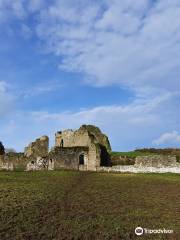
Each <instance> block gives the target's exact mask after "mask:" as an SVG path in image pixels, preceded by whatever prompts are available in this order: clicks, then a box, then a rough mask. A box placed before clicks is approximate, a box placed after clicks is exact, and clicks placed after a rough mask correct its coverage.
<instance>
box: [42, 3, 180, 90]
mask: <svg viewBox="0 0 180 240" xmlns="http://www.w3.org/2000/svg"><path fill="white" fill-rule="evenodd" d="M83 2H85V3H84V4H83ZM88 3H89V4H88ZM82 5H83V7H82ZM178 19H180V6H179V4H178V2H177V1H171V3H169V1H168V0H163V1H162V0H161V1H156V2H155V3H154V4H152V1H148V0H142V1H136V2H134V1H133V0H129V1H115V0H113V1H97V2H95V1H93V3H91V4H90V2H89V1H78V2H76V1H71V0H67V1H63V0H60V1H55V2H54V4H52V5H51V6H50V7H49V8H47V9H45V10H43V11H42V12H41V15H40V19H39V25H38V26H37V33H38V36H39V38H40V39H42V40H44V42H46V44H47V47H48V48H49V51H51V52H53V53H54V54H56V55H57V56H63V59H61V63H60V65H59V66H60V67H61V68H63V69H66V70H67V71H79V72H83V73H84V74H86V79H87V80H88V81H89V83H90V84H93V85H100V86H104V85H111V84H119V85H121V86H123V85H124V86H129V87H131V88H138V87H142V86H144V85H146V86H149V87H156V88H164V89H172V90H174V89H176V90H177V88H179V87H178V86H180V85H179V84H178V83H179V75H180V66H179V65H180V64H179V57H180V45H179V38H180V27H179V26H180V20H178ZM172 22H173V23H174V24H172Z"/></svg>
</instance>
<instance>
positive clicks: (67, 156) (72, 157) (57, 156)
mask: <svg viewBox="0 0 180 240" xmlns="http://www.w3.org/2000/svg"><path fill="white" fill-rule="evenodd" d="M81 154H83V155H84V164H83V166H80V167H81V168H82V169H83V170H85V169H86V170H87V163H88V147H63V148H62V147H55V148H54V149H52V150H51V151H50V153H49V156H48V159H49V163H51V164H53V167H54V169H61V168H66V169H76V170H78V169H79V156H80V155H81Z"/></svg>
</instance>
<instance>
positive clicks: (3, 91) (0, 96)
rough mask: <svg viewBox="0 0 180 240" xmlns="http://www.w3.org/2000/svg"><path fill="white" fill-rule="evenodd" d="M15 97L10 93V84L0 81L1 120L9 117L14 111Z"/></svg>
mask: <svg viewBox="0 0 180 240" xmlns="http://www.w3.org/2000/svg"><path fill="white" fill-rule="evenodd" d="M14 100H15V97H14V96H13V95H12V94H10V93H9V92H8V84H7V83H6V82H5V81H0V118H3V117H4V116H6V115H8V114H9V113H10V112H11V111H12V109H13V102H14Z"/></svg>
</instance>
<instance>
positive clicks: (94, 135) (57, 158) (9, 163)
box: [0, 125, 111, 171]
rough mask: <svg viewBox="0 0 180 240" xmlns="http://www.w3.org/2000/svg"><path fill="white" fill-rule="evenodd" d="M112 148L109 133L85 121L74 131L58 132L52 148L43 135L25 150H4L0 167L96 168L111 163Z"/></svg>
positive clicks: (26, 168) (27, 168)
mask: <svg viewBox="0 0 180 240" xmlns="http://www.w3.org/2000/svg"><path fill="white" fill-rule="evenodd" d="M110 151H111V146H110V143H109V140H108V137H107V136H106V135H105V134H103V133H102V132H101V130H100V129H99V128H98V127H95V126H93V125H82V126H81V127H80V128H79V129H78V130H75V131H73V130H65V131H61V132H60V131H59V132H57V133H56V134H55V146H54V147H53V148H52V149H51V150H50V151H49V138H48V137H47V136H43V137H40V138H38V139H36V140H35V141H34V142H32V143H30V144H29V145H28V146H27V147H25V150H24V152H23V153H12V152H11V153H6V154H5V153H4V152H3V154H2V155H1V158H0V169H6V170H13V169H24V170H27V171H29V170H42V169H44V170H54V169H61V168H66V169H77V170H92V171H95V170H96V169H97V167H100V166H110V165H111V160H110V154H109V153H110Z"/></svg>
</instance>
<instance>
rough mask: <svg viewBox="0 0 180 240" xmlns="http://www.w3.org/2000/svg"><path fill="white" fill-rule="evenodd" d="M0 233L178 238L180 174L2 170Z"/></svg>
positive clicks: (16, 238) (45, 237) (5, 237)
mask: <svg viewBox="0 0 180 240" xmlns="http://www.w3.org/2000/svg"><path fill="white" fill-rule="evenodd" d="M137 226H141V227H145V228H149V229H159V228H162V229H163V228H166V229H173V230H174V232H175V234H170V235H166V234H164V235H162V234H157V235H150V234H146V235H143V236H141V237H137V236H135V234H134V229H135V228H136V227H137ZM0 239H1V240H11V239H12V240H26V239H28V240H30V239H32V240H36V239H37V240H39V239H42V240H51V239H54V240H59V239H60V240H61V239H74V240H75V239H79V240H81V239H82V240H83V239H90V240H91V239H92V240H94V239H103V240H104V239H115V240H116V239H122V240H126V239H172V240H174V239H180V176H179V175H175V174H106V173H90V172H75V171H52V172H0Z"/></svg>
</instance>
